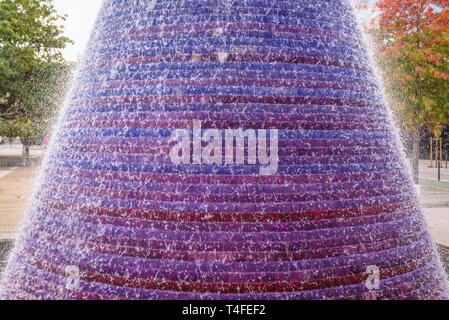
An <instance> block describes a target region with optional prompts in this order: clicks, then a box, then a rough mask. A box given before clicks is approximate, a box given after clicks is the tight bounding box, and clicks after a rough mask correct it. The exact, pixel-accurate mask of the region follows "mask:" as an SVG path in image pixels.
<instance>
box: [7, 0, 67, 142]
mask: <svg viewBox="0 0 449 320" xmlns="http://www.w3.org/2000/svg"><path fill="white" fill-rule="evenodd" d="M63 20H65V16H61V15H59V14H58V13H57V12H56V10H55V9H54V7H53V5H52V0H0V130H1V131H0V134H2V135H6V136H10V137H17V135H16V134H18V133H20V135H19V136H21V137H22V138H23V141H24V142H25V151H27V149H28V148H27V143H26V142H28V141H30V140H31V139H32V138H33V137H34V136H35V135H36V134H37V132H38V131H40V130H42V129H44V128H45V127H46V126H47V125H48V124H49V122H51V120H52V119H53V117H54V115H55V112H56V110H57V109H58V108H57V107H58V106H59V104H60V103H61V102H62V100H63V97H64V95H65V91H66V90H67V84H68V79H69V77H70V75H71V70H72V68H73V65H72V64H70V63H68V62H66V61H65V60H64V59H63V57H62V54H61V49H62V48H64V47H65V46H66V45H67V44H68V43H70V42H71V41H70V40H69V39H68V38H67V37H64V36H62V32H63V27H62V26H61V25H59V24H58V22H59V21H63Z"/></svg>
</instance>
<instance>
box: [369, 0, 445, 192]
mask: <svg viewBox="0 0 449 320" xmlns="http://www.w3.org/2000/svg"><path fill="white" fill-rule="evenodd" d="M376 5H377V10H378V13H379V16H378V17H377V19H376V20H377V21H378V24H379V26H378V28H375V29H374V30H376V31H375V38H376V39H377V45H378V47H379V48H378V49H379V50H377V51H378V60H379V61H378V63H379V65H380V67H381V70H382V71H383V73H384V76H383V79H384V81H385V87H386V89H387V93H388V96H389V98H390V105H391V107H392V108H393V111H394V113H395V115H396V116H397V118H398V119H399V120H400V121H401V122H402V123H403V124H404V125H405V126H406V128H407V129H408V130H409V131H410V134H412V135H413V159H412V167H413V171H414V172H413V176H414V180H415V183H417V182H418V178H419V176H418V162H419V149H420V146H419V142H420V135H419V132H420V128H421V127H422V126H423V125H425V126H426V127H427V128H428V129H429V130H430V131H432V132H433V134H434V135H435V136H436V137H439V136H440V135H441V128H442V126H443V125H444V124H447V123H448V122H449V116H448V115H449V0H435V1H431V0H379V1H378V2H377V3H376Z"/></svg>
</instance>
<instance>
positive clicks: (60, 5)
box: [53, 0, 103, 61]
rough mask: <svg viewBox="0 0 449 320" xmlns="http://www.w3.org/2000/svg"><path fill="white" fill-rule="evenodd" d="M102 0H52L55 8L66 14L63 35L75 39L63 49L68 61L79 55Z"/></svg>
mask: <svg viewBox="0 0 449 320" xmlns="http://www.w3.org/2000/svg"><path fill="white" fill-rule="evenodd" d="M102 2H103V0H53V4H54V6H55V8H56V10H57V11H58V12H59V13H60V14H66V15H67V20H66V21H65V22H63V24H64V25H65V29H64V31H65V32H64V35H65V36H67V37H69V38H70V39H72V40H73V41H75V44H74V45H68V46H67V48H66V49H65V50H64V51H63V54H64V57H65V58H66V59H67V60H69V61H76V60H77V59H78V57H81V56H82V54H83V52H84V48H85V47H86V44H87V42H88V41H89V36H90V32H91V30H92V27H93V24H94V22H95V19H96V17H97V13H98V11H99V10H100V6H101V4H102Z"/></svg>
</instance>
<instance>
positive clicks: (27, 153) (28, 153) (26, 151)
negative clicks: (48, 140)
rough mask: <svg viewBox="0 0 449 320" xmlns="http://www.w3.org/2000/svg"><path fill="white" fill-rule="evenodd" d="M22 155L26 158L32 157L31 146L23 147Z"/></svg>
mask: <svg viewBox="0 0 449 320" xmlns="http://www.w3.org/2000/svg"><path fill="white" fill-rule="evenodd" d="M22 155H23V156H24V157H28V156H29V155H30V146H29V145H27V144H24V145H23V151H22Z"/></svg>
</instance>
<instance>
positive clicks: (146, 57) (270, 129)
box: [0, 0, 449, 299]
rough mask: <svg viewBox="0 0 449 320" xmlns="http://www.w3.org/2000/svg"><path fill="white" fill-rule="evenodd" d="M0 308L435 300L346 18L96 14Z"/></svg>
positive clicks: (338, 8)
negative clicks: (65, 303) (12, 303)
mask: <svg viewBox="0 0 449 320" xmlns="http://www.w3.org/2000/svg"><path fill="white" fill-rule="evenodd" d="M267 168H269V169H267ZM0 291H1V293H0V296H1V297H2V298H6V299H12V298H16V299H17V298H22V299H36V298H38V299H339V298H358V299H404V298H419V299H425V298H427V299H431V298H435V299H436V298H448V297H449V289H448V283H447V280H446V278H445V275H444V272H443V271H442V269H441V265H440V263H439V259H438V256H437V255H436V253H435V250H434V245H433V241H432V240H431V238H430V236H429V232H428V230H427V228H426V226H425V223H424V221H423V215H422V209H421V208H420V205H419V201H418V199H417V197H416V192H415V191H414V186H413V184H412V182H411V179H410V175H409V172H408V170H407V168H406V165H405V161H404V159H403V155H402V153H401V146H400V143H399V142H398V140H397V135H396V133H395V129H394V126H393V125H392V121H391V117H390V116H389V114H388V108H387V107H386V105H385V103H384V99H383V95H382V90H381V88H380V87H379V81H378V79H377V77H376V74H375V71H374V68H373V67H372V64H371V62H370V58H369V54H368V51H367V49H366V46H365V43H364V41H363V40H362V35H361V32H360V31H359V29H358V25H357V22H356V20H355V18H354V15H353V11H352V7H351V6H350V4H349V3H348V2H347V1H344V0H302V1H292V0H291V1H275V0H270V1H268V0H240V1H233V0H229V1H226V0H218V1H217V0H213V1H212V0H191V1H175V0H157V1H154V0H153V1H150V0H140V1H138V0H106V1H105V3H104V4H103V8H102V10H101V12H100V15H99V18H98V21H97V24H96V27H95V30H94V32H93V35H92V38H91V41H90V43H89V46H88V49H87V51H86V53H85V56H84V59H83V62H82V64H81V66H80V70H79V72H78V75H77V78H76V80H75V83H74V85H73V89H72V92H71V95H70V98H69V100H68V103H67V107H66V108H65V110H64V112H63V115H62V116H61V119H60V122H59V125H58V129H57V131H56V133H55V137H54V139H53V146H52V149H51V152H50V155H49V157H48V159H47V161H46V164H45V166H44V169H43V174H42V180H41V184H40V186H39V188H38V190H37V191H36V194H35V196H34V200H33V204H32V206H31V208H30V210H29V212H28V216H27V219H26V221H25V223H24V227H23V230H22V232H21V235H20V237H19V239H18V241H17V243H16V247H15V249H14V251H13V253H12V255H11V258H10V261H9V264H8V267H7V269H6V272H5V274H4V277H3V280H2V285H1V290H0Z"/></svg>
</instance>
